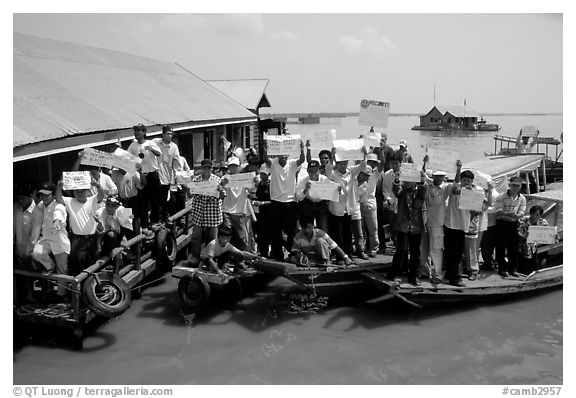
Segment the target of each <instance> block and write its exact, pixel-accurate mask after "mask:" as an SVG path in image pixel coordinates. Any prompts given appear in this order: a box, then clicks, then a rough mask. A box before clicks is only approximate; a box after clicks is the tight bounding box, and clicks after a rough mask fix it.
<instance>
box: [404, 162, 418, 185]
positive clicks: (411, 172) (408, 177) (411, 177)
mask: <svg viewBox="0 0 576 398" xmlns="http://www.w3.org/2000/svg"><path fill="white" fill-rule="evenodd" d="M420 170H422V168H421V166H418V165H417V164H416V163H405V162H403V163H402V164H401V165H400V181H410V182H420V181H422V176H421V175H420Z"/></svg>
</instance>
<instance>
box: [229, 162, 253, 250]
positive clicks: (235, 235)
mask: <svg viewBox="0 0 576 398" xmlns="http://www.w3.org/2000/svg"><path fill="white" fill-rule="evenodd" d="M227 167H228V174H226V175H224V176H223V177H222V186H223V187H224V188H225V189H226V198H224V200H223V201H222V218H223V222H222V225H223V226H226V227H228V228H230V229H231V231H232V240H231V242H232V244H233V245H234V246H235V247H236V248H237V249H239V250H242V251H250V243H249V237H248V230H249V229H248V223H249V222H250V209H249V207H248V206H250V204H249V203H248V188H244V187H229V186H228V179H227V178H226V176H227V175H228V176H229V175H235V174H238V169H239V167H240V159H238V158H237V157H236V156H232V157H231V158H229V159H228V165H227Z"/></svg>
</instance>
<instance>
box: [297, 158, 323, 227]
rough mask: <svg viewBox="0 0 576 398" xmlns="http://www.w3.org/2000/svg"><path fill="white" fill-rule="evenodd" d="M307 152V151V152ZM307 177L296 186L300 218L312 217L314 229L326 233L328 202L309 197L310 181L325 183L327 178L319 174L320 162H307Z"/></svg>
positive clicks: (311, 160) (301, 179) (302, 178)
mask: <svg viewBox="0 0 576 398" xmlns="http://www.w3.org/2000/svg"><path fill="white" fill-rule="evenodd" d="M308 152H309V151H308ZM307 171H308V175H306V176H304V177H301V178H300V180H299V181H298V185H297V186H296V200H298V204H299V210H300V215H301V216H308V217H312V220H315V221H316V227H318V228H320V229H321V230H322V231H328V218H329V214H330V213H329V212H328V201H327V200H321V199H316V198H313V197H311V196H310V188H311V186H312V184H311V183H310V181H316V182H320V183H321V182H325V181H327V180H328V177H326V176H325V175H322V174H320V162H318V161H317V160H313V159H310V160H309V161H308V168H307Z"/></svg>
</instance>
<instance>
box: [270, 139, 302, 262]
mask: <svg viewBox="0 0 576 398" xmlns="http://www.w3.org/2000/svg"><path fill="white" fill-rule="evenodd" d="M306 146H307V147H308V148H309V147H310V143H309V142H306ZM263 149H264V151H263V159H264V162H265V163H266V165H267V166H268V167H269V168H270V197H271V199H272V206H271V207H272V213H273V214H274V215H275V217H276V222H275V223H274V224H273V233H272V254H271V255H272V257H273V258H275V259H277V260H279V261H284V251H283V249H282V247H284V248H285V249H286V251H287V252H290V250H292V242H293V240H294V234H295V233H296V226H297V224H298V204H297V203H296V175H297V173H298V170H300V166H301V165H302V163H304V160H305V156H304V143H303V142H302V141H300V157H299V158H298V159H288V156H287V155H280V156H278V158H275V159H270V158H269V157H268V143H267V141H266V140H264V148H263ZM282 233H285V234H286V243H285V244H284V245H283V237H282Z"/></svg>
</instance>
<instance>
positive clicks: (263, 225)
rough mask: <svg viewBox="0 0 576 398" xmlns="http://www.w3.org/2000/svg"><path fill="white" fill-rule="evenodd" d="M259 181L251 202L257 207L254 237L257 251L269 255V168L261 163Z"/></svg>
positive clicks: (270, 210)
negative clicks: (254, 197)
mask: <svg viewBox="0 0 576 398" xmlns="http://www.w3.org/2000/svg"><path fill="white" fill-rule="evenodd" d="M259 174H260V181H258V184H257V186H256V200H255V201H254V202H253V203H254V206H256V209H258V220H257V221H256V230H257V231H258V232H257V234H256V238H257V241H258V253H259V254H260V256H261V257H268V256H269V255H270V242H271V237H272V223H273V220H272V200H271V199H270V178H269V177H270V169H269V168H268V166H266V163H263V164H262V166H260V170H259Z"/></svg>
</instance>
